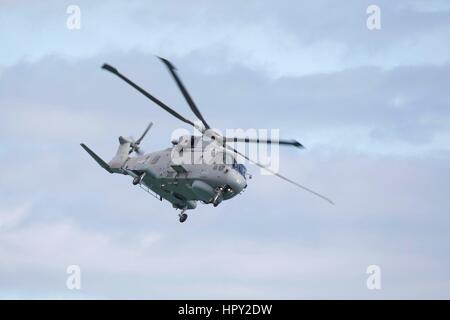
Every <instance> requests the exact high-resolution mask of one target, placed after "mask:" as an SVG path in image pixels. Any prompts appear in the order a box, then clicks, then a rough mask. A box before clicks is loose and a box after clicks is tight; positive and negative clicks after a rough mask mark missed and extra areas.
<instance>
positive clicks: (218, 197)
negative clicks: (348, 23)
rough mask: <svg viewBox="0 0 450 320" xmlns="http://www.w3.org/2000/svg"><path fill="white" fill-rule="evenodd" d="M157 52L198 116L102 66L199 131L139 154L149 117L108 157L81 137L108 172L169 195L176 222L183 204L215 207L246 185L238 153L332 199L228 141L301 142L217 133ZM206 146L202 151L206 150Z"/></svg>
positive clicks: (154, 192) (161, 196)
mask: <svg viewBox="0 0 450 320" xmlns="http://www.w3.org/2000/svg"><path fill="white" fill-rule="evenodd" d="M158 58H159V59H160V60H161V61H162V62H163V63H164V64H165V66H166V67H167V69H168V70H169V72H170V74H171V75H172V77H173V79H174V80H175V82H176V84H177V86H178V88H179V89H180V91H181V93H182V94H183V96H184V98H185V100H186V102H187V103H188V105H189V107H190V109H191V110H192V112H193V113H194V115H195V116H196V117H197V118H198V119H199V120H200V121H198V122H193V121H191V120H189V119H187V118H185V117H183V116H182V115H180V114H179V113H178V112H176V111H175V110H173V109H172V108H170V107H169V106H167V105H166V104H165V103H163V102H162V101H160V100H159V99H157V98H156V97H155V96H153V95H151V94H150V93H149V92H147V91H145V90H144V89H142V88H141V87H140V86H138V85H137V84H135V83H134V82H133V81H131V80H130V79H128V78H127V77H125V76H124V75H123V74H121V73H120V72H119V71H118V70H117V69H116V68H114V67H113V66H111V65H109V64H104V65H103V66H102V69H104V70H107V71H109V72H111V73H112V74H114V75H116V76H117V77H119V78H120V79H122V80H123V81H125V82H126V83H128V84H129V85H130V86H132V87H133V88H135V89H136V90H137V91H139V92H140V93H141V94H143V95H144V96H145V97H147V98H148V99H150V100H151V101H153V102H154V103H155V104H156V105H158V106H159V107H161V108H162V109H164V110H165V111H167V112H168V113H170V114H171V115H172V116H174V117H175V118H177V119H179V120H181V121H182V122H184V123H186V124H189V125H191V126H192V127H194V128H196V129H197V130H198V131H199V132H200V133H201V134H202V135H201V136H194V135H184V136H181V137H180V138H179V139H178V140H172V147H170V148H167V149H164V150H160V151H156V152H151V153H148V154H144V153H143V152H142V150H141V148H140V144H141V142H142V140H143V139H144V137H145V135H146V134H147V132H148V131H149V130H150V128H151V126H152V123H150V124H149V125H148V126H147V128H146V129H145V130H144V132H143V133H142V135H141V136H140V137H139V138H138V139H137V140H134V139H133V138H125V137H123V136H120V137H119V148H118V150H117V152H116V154H115V156H114V157H113V158H112V160H111V161H109V162H108V163H107V162H105V161H104V160H103V159H102V158H100V157H99V156H98V155H97V154H95V153H94V152H93V151H92V150H91V149H90V148H88V147H87V146H86V145H85V144H84V143H81V146H82V147H83V148H84V150H86V151H87V153H89V155H90V156H91V157H92V158H93V159H94V160H95V161H96V162H97V163H98V164H99V165H100V166H101V167H102V168H104V169H105V170H106V171H108V172H109V173H118V174H123V175H128V176H131V177H132V178H133V185H139V186H140V187H141V188H143V189H144V190H146V191H147V192H149V193H150V194H152V195H153V196H155V197H156V198H157V199H159V200H161V201H162V200H163V199H165V200H167V201H169V202H170V203H171V204H172V206H173V207H174V208H175V209H180V210H181V213H180V214H179V221H180V222H185V221H186V219H187V217H188V216H187V214H186V213H185V211H186V210H188V209H195V208H196V207H197V202H198V201H201V202H203V203H205V204H212V205H213V206H214V207H216V206H218V205H219V204H220V203H221V202H222V201H224V200H229V199H232V198H234V197H235V196H237V195H238V194H240V193H241V192H242V191H243V190H244V189H245V188H246V187H247V179H248V178H251V176H250V175H249V174H248V173H247V169H246V167H245V166H244V164H242V163H239V162H238V157H242V158H244V159H246V160H247V161H249V162H250V163H253V164H255V165H257V166H259V167H261V168H263V169H265V170H267V171H269V172H271V173H272V174H274V175H276V176H278V177H280V178H281V179H283V180H285V181H287V182H289V183H291V184H294V185H295V186H297V187H299V188H301V189H303V190H306V191H308V192H310V193H312V194H314V195H316V196H318V197H320V198H322V199H324V200H326V201H327V202H329V203H331V204H333V202H332V201H331V200H330V199H328V198H327V197H325V196H323V195H321V194H319V193H317V192H315V191H313V190H311V189H309V188H307V187H305V186H303V185H301V184H299V183H297V182H295V181H292V180H290V179H288V178H286V177H284V176H282V175H280V174H279V173H277V172H274V171H273V170H271V169H270V168H268V167H267V166H265V165H263V164H261V163H259V162H257V161H254V160H252V159H250V158H249V157H247V156H246V155H245V154H243V153H241V152H239V151H238V150H236V149H235V148H233V147H232V146H230V145H229V144H228V143H231V142H234V143H239V142H243V143H265V144H275V143H276V144H279V145H285V146H293V147H297V148H304V147H303V145H302V144H300V143H299V142H298V141H296V140H292V139H291V140H282V139H279V140H271V139H257V138H256V139H252V138H248V137H246V138H239V137H225V136H222V135H220V134H219V133H217V132H216V131H215V130H213V129H212V128H211V127H210V126H209V125H208V123H207V122H206V121H205V119H204V118H203V116H202V114H201V113H200V111H199V109H198V108H197V106H196V104H195V103H194V101H193V100H192V98H191V96H190V95H189V93H188V91H187V90H186V88H185V86H184V85H183V83H182V82H181V79H180V78H179V76H178V74H177V72H176V68H175V67H174V66H173V65H172V63H170V62H169V61H168V60H166V59H164V58H161V57H158ZM206 150H207V152H205V151H206ZM133 154H136V156H132V155H133ZM205 154H207V155H208V157H205ZM180 159H181V161H180ZM185 159H189V160H190V161H183V160H185Z"/></svg>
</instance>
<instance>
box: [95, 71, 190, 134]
mask: <svg viewBox="0 0 450 320" xmlns="http://www.w3.org/2000/svg"><path fill="white" fill-rule="evenodd" d="M102 69H105V70H107V71H109V72H111V73H112V74H115V75H116V76H118V77H119V78H121V79H122V80H123V81H125V82H126V83H128V84H129V85H130V86H132V87H133V88H135V89H136V90H137V91H139V92H140V93H142V94H143V95H144V96H146V97H147V98H149V99H150V100H152V101H153V102H154V103H156V104H157V105H158V106H160V107H161V108H163V109H164V110H166V111H167V112H168V113H170V114H171V115H173V116H174V117H175V118H177V119H179V120H181V121H183V122H184V123H187V124H190V125H191V126H193V127H195V124H194V123H193V122H192V121H190V120H188V119H186V118H185V117H183V116H182V115H180V114H179V113H178V112H176V111H175V110H173V109H172V108H170V107H169V106H167V105H166V104H165V103H163V102H162V101H160V100H158V99H157V98H156V97H154V96H152V95H151V94H150V93H148V92H147V91H145V90H144V89H142V88H141V87H139V86H138V85H137V84H135V83H134V82H133V81H131V80H130V79H128V78H127V77H125V76H124V75H122V74H121V73H120V72H119V71H118V70H117V69H116V68H114V67H113V66H110V65H109V64H106V63H105V64H104V65H103V66H102Z"/></svg>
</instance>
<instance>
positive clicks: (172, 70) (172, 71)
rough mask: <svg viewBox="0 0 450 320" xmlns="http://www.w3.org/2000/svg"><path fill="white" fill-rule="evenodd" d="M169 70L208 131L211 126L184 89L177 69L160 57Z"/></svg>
mask: <svg viewBox="0 0 450 320" xmlns="http://www.w3.org/2000/svg"><path fill="white" fill-rule="evenodd" d="M158 58H159V59H160V60H161V61H162V62H163V63H164V64H165V65H166V67H167V69H169V72H170V74H171V75H172V77H173V79H174V80H175V82H176V83H177V85H178V88H179V89H180V90H181V93H182V94H183V96H184V98H185V99H186V102H187V103H188V105H189V107H190V108H191V110H192V112H194V114H195V116H196V117H197V118H198V119H199V120H200V121H201V122H202V123H203V125H204V126H205V129H206V130H208V129H209V128H210V126H209V125H208V123H206V121H205V119H204V118H203V116H202V114H201V113H200V110H199V109H198V108H197V106H196V105H195V103H194V100H192V98H191V96H190V95H189V93H188V91H187V90H186V88H185V87H184V85H183V83H182V82H181V79H180V77H178V75H177V72H176V70H177V68H175V66H174V65H173V64H172V63H171V62H170V61H169V60H167V59H164V58H161V57H158Z"/></svg>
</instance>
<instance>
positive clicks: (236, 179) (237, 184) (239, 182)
mask: <svg viewBox="0 0 450 320" xmlns="http://www.w3.org/2000/svg"><path fill="white" fill-rule="evenodd" d="M228 185H229V186H230V187H231V189H233V193H234V194H239V193H240V192H241V191H242V190H244V189H245V187H247V181H245V179H244V177H243V176H241V175H240V174H239V173H237V172H233V174H232V175H231V176H230V180H229V182H228Z"/></svg>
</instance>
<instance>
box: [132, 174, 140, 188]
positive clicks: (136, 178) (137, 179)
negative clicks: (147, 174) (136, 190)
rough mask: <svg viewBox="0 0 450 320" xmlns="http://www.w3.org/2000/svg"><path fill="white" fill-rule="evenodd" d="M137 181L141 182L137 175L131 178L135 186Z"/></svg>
mask: <svg viewBox="0 0 450 320" xmlns="http://www.w3.org/2000/svg"><path fill="white" fill-rule="evenodd" d="M139 182H141V177H140V176H137V177H134V178H133V184H134V185H135V186H136V185H138V184H139Z"/></svg>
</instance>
